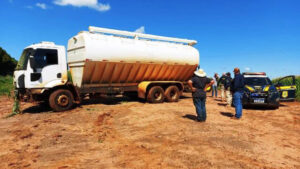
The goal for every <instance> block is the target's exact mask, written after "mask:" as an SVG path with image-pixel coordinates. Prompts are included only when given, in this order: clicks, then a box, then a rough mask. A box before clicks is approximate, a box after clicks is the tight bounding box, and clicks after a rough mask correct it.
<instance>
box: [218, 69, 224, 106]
mask: <svg viewBox="0 0 300 169" xmlns="http://www.w3.org/2000/svg"><path fill="white" fill-rule="evenodd" d="M225 80H226V74H225V72H224V73H223V74H222V76H221V77H220V79H219V81H218V85H219V86H220V88H221V100H222V101H225V87H224V84H225Z"/></svg>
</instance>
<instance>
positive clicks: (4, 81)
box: [0, 76, 14, 96]
mask: <svg viewBox="0 0 300 169" xmlns="http://www.w3.org/2000/svg"><path fill="white" fill-rule="evenodd" d="M13 89H14V85H13V77H12V76H0V95H7V96H11V93H12V91H13Z"/></svg>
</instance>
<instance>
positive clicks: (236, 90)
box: [231, 68, 245, 119]
mask: <svg viewBox="0 0 300 169" xmlns="http://www.w3.org/2000/svg"><path fill="white" fill-rule="evenodd" d="M233 72H234V79H233V80H232V89H231V90H232V91H233V103H234V106H235V117H234V119H240V118H241V117H242V111H243V105H242V99H243V94H244V87H245V80H244V77H243V75H241V74H240V69H239V68H234V70H233Z"/></svg>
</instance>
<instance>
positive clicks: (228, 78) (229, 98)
mask: <svg viewBox="0 0 300 169" xmlns="http://www.w3.org/2000/svg"><path fill="white" fill-rule="evenodd" d="M231 81H232V78H231V74H230V72H227V73H226V76H225V82H224V88H225V93H226V102H227V106H230V105H231V103H232V95H231V91H230V86H231Z"/></svg>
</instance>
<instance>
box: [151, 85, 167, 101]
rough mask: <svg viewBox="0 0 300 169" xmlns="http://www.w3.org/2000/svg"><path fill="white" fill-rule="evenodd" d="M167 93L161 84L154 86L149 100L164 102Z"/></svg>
mask: <svg viewBox="0 0 300 169" xmlns="http://www.w3.org/2000/svg"><path fill="white" fill-rule="evenodd" d="M164 99H165V95H164V89H163V88H162V87H160V86H153V87H151V89H150V90H149V92H148V95H147V101H148V102H150V103H162V102H164Z"/></svg>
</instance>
